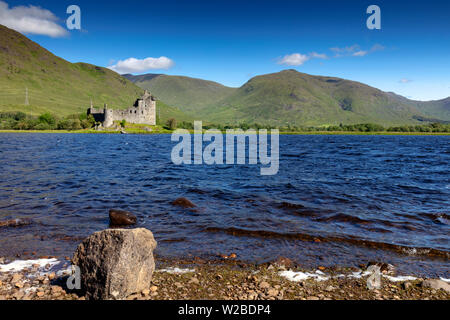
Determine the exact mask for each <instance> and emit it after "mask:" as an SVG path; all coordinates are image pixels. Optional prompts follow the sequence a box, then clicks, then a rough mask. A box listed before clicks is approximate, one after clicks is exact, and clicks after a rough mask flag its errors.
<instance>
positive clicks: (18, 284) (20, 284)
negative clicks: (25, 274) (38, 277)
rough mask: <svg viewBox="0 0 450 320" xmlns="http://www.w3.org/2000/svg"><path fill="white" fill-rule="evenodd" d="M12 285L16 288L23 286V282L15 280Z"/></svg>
mask: <svg viewBox="0 0 450 320" xmlns="http://www.w3.org/2000/svg"><path fill="white" fill-rule="evenodd" d="M14 286H15V287H16V288H19V289H20V288H23V283H22V282H16V283H15V284H14Z"/></svg>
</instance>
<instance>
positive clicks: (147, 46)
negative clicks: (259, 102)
mask: <svg viewBox="0 0 450 320" xmlns="http://www.w3.org/2000/svg"><path fill="white" fill-rule="evenodd" d="M1 2H3V11H4V13H3V15H2V13H1V12H0V23H2V19H3V21H6V22H3V23H10V24H12V25H14V26H15V25H16V24H14V21H12V20H13V19H16V20H17V21H19V18H23V17H21V15H25V18H30V15H31V16H32V15H37V16H38V18H42V19H44V20H45V19H48V20H50V22H49V23H50V24H49V25H50V27H51V26H52V24H53V25H59V26H61V27H60V28H62V27H65V19H67V17H68V16H69V15H68V14H67V13H66V8H67V7H68V6H69V5H71V4H76V5H78V6H79V7H80V8H81V26H82V30H81V31H78V30H72V31H64V32H63V31H61V32H60V34H54V33H53V34H52V33H51V32H49V31H48V28H47V29H45V30H44V31H42V30H40V28H43V27H46V26H48V25H47V24H45V23H39V24H38V25H36V27H34V28H35V29H33V30H31V31H30V30H28V29H27V31H24V30H25V29H21V30H19V31H22V32H23V33H25V34H26V35H27V36H28V37H29V38H31V39H32V40H34V41H36V42H37V43H39V44H40V45H42V46H43V47H45V48H47V49H48V50H50V51H51V52H53V53H54V54H56V55H58V56H60V57H62V58H64V59H66V60H68V61H71V62H79V61H83V62H88V63H92V64H95V65H99V66H104V67H108V66H114V65H116V67H115V69H116V70H119V71H123V70H127V69H126V68H125V69H124V68H123V67H122V68H119V67H118V66H117V63H119V62H120V61H125V62H124V63H123V62H122V64H121V65H122V66H125V67H127V66H130V65H132V66H133V67H136V68H137V69H136V70H139V71H137V72H135V73H136V74H139V73H166V74H173V75H186V76H190V77H197V78H202V79H208V80H213V81H217V82H220V83H222V84H225V85H228V86H234V87H238V86H241V85H242V84H244V83H245V82H246V81H248V80H249V79H250V78H251V77H253V76H255V75H260V74H265V73H271V72H278V71H281V70H283V69H290V68H292V69H296V70H298V71H300V72H305V73H309V74H314V75H327V76H336V77H341V78H345V79H350V80H356V81H360V82H363V83H366V84H369V85H371V86H374V87H377V88H380V89H382V90H385V91H394V92H396V93H398V94H401V95H404V96H406V97H408V98H412V99H417V100H433V99H442V98H446V97H448V96H450V19H449V17H450V1H433V0H428V1H413V0H411V1H399V0H396V1H380V0H371V1H365V0H354V1H350V0H347V1H345V0H344V1H301V0H296V1H281V0H279V1H263V0H259V1H250V0H247V1H245V0H240V1H234V0H227V1H222V0H214V1H212V0H210V1H196V0H190V1H171V0H165V1H148V0H147V1H137V0H128V1H100V0H97V1H92V0H91V1H85V0H71V1H65V0H48V1H34V0H25V1H22V0H20V1H15V0H0V11H1V10H2V9H1V8H2V7H1ZM5 3H7V4H8V7H7V9H6V10H7V11H5ZM372 4H376V5H378V6H379V7H380V8H381V30H369V29H368V28H367V27H366V20H367V18H368V17H369V14H367V13H366V9H367V7H368V6H369V5H372ZM30 5H32V6H38V7H40V8H41V9H46V10H49V11H50V12H51V13H52V14H53V16H51V14H49V13H48V12H47V14H42V12H39V10H34V11H31V10H26V9H25V10H24V9H23V8H19V10H16V11H11V10H14V8H15V7H17V6H25V7H29V6H30ZM5 14H6V16H5ZM2 17H3V18H2ZM31 18H32V17H31ZM11 21H12V22H11ZM17 28H18V29H20V28H21V27H20V26H19V27H17ZM37 33H44V34H37ZM160 57H166V58H167V59H166V60H165V59H164V58H162V59H160ZM129 58H136V59H139V60H143V59H147V58H154V59H148V60H145V61H134V62H133V61H130V60H127V59H129ZM152 67H154V68H155V69H153V68H152ZM161 67H167V69H161ZM144 69H145V70H144Z"/></svg>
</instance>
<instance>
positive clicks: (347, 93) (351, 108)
mask: <svg viewBox="0 0 450 320" xmlns="http://www.w3.org/2000/svg"><path fill="white" fill-rule="evenodd" d="M126 77H127V78H128V79H130V80H131V81H133V82H135V83H136V84H137V85H138V86H140V87H142V88H146V89H149V90H151V92H152V93H154V94H155V95H156V96H158V97H161V99H163V100H164V101H166V102H169V103H170V104H171V105H174V106H177V107H179V108H180V109H181V110H183V111H184V112H186V113H187V114H189V115H190V116H191V117H193V118H195V119H199V120H205V121H210V122H216V123H230V124H236V123H241V122H243V121H246V122H249V123H253V122H256V123H261V124H271V125H288V124H290V125H297V126H298V125H303V126H320V125H337V124H340V123H343V124H356V123H368V122H371V123H378V124H382V125H385V126H390V125H401V124H418V123H423V122H424V121H425V122H426V121H436V120H450V117H449V114H448V105H449V103H448V102H449V100H450V99H447V100H442V101H438V102H423V103H420V102H417V101H411V100H408V99H406V98H404V97H401V96H398V95H395V94H392V93H386V92H383V91H381V90H378V89H376V88H372V87H370V86H367V85H365V84H362V83H358V82H354V81H349V80H344V79H339V78H332V77H322V76H311V75H308V74H304V73H300V72H297V71H295V70H285V71H282V72H278V73H273V74H266V75H262V76H257V77H254V78H252V79H251V80H249V81H248V82H247V83H246V84H244V85H243V86H242V87H240V88H237V89H234V88H227V87H223V86H221V85H219V84H217V83H214V82H213V83H211V82H209V81H203V80H199V79H192V78H187V77H179V76H167V75H155V74H149V75H141V76H131V75H126Z"/></svg>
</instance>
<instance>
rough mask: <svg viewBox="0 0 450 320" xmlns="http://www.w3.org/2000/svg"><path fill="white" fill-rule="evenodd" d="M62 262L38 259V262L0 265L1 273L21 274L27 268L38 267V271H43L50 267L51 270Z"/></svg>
mask: <svg viewBox="0 0 450 320" xmlns="http://www.w3.org/2000/svg"><path fill="white" fill-rule="evenodd" d="M59 263H60V261H58V260H56V259H53V258H52V259H37V260H16V261H13V262H11V263H8V264H0V272H19V271H22V270H24V269H27V268H33V266H38V269H42V268H44V267H45V266H47V265H49V266H50V268H52V267H54V266H56V265H58V264H59Z"/></svg>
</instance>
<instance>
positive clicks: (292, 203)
mask: <svg viewBox="0 0 450 320" xmlns="http://www.w3.org/2000/svg"><path fill="white" fill-rule="evenodd" d="M174 145H175V143H174V142H171V141H170V135H106V134H96V135H91V134H33V133H25V134H13V133H11V134H10V133H2V134H0V221H1V220H7V219H14V218H27V219H31V220H32V223H31V224H30V225H26V226H22V227H16V228H12V227H2V228H0V256H7V257H14V256H20V257H30V256H29V255H30V252H33V251H35V252H36V255H55V256H60V257H64V256H71V255H72V253H73V251H74V249H75V248H76V246H77V244H78V243H79V242H80V240H81V239H83V238H84V237H86V236H88V235H89V234H91V233H92V232H94V231H98V230H102V229H104V228H107V227H108V210H109V209H110V208H117V209H124V210H129V211H131V212H133V213H135V214H136V215H137V217H138V225H139V226H143V227H146V228H148V229H150V230H151V231H152V232H153V233H154V235H155V238H156V239H157V241H158V248H157V251H156V253H157V255H158V256H162V257H168V258H171V257H189V256H191V257H194V256H199V257H203V258H214V257H216V256H217V255H218V254H222V253H224V254H230V253H232V252H234V253H236V254H237V255H238V258H239V259H241V260H245V261H250V262H258V263H259V262H266V261H269V260H273V259H276V258H277V257H278V256H285V257H289V258H291V259H294V260H296V261H297V262H299V263H300V264H301V265H303V266H305V267H317V266H319V265H323V266H334V265H340V266H357V265H358V264H360V263H366V262H368V261H372V260H376V261H383V262H389V263H392V264H394V265H396V266H397V267H398V268H399V270H400V271H401V272H403V273H408V274H416V275H438V276H442V277H446V278H449V277H450V274H449V270H450V268H449V267H450V263H449V257H450V209H449V208H450V172H449V161H450V137H449V136H353V135H352V136H350V135H348V136H327V135H317V136H314V135H313V136H290V135H286V136H280V167H279V172H278V174H277V175H274V176H261V175H260V170H259V169H260V166H259V165H257V166H255V165H219V166H208V165H181V166H177V165H174V164H172V162H171V159H170V154H171V150H172V147H173V146H174ZM178 197H186V198H188V199H189V200H191V201H192V202H193V203H195V204H196V205H197V208H196V209H195V210H191V209H183V208H180V207H175V206H173V205H172V204H171V202H172V201H173V200H175V199H176V198H178Z"/></svg>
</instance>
